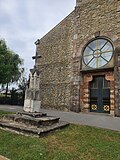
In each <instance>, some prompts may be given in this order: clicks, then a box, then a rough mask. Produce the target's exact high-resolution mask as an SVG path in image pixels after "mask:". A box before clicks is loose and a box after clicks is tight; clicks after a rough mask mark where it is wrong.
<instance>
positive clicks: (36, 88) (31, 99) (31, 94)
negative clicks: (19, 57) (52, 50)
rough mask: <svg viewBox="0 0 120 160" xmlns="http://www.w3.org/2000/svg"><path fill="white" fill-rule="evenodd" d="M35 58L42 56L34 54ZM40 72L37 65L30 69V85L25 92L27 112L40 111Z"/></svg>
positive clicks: (25, 108) (25, 109)
mask: <svg viewBox="0 0 120 160" xmlns="http://www.w3.org/2000/svg"><path fill="white" fill-rule="evenodd" d="M32 58H33V59H37V58H41V56H34V57H32ZM40 106H41V101H40V72H39V71H38V69H37V67H36V66H35V67H34V69H30V75H29V82H28V87H27V89H26V92H25V101H24V111H25V112H40Z"/></svg>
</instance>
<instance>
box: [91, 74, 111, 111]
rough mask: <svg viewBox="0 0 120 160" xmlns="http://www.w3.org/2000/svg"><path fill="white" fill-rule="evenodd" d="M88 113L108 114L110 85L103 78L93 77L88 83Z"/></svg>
mask: <svg viewBox="0 0 120 160" xmlns="http://www.w3.org/2000/svg"><path fill="white" fill-rule="evenodd" d="M90 111H91V112H100V113H110V85H109V81H106V80H105V77H104V76H97V77H94V78H93V81H92V82H91V83H90Z"/></svg>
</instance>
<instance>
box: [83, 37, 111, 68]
mask: <svg viewBox="0 0 120 160" xmlns="http://www.w3.org/2000/svg"><path fill="white" fill-rule="evenodd" d="M113 52H114V48H113V45H112V43H111V42H110V41H109V40H107V39H104V38H98V39H95V40H93V41H91V42H89V43H88V44H87V45H86V47H85V49H84V51H83V61H84V63H85V64H86V65H87V66H89V67H91V68H100V67H103V66H104V65H106V64H107V63H108V62H109V61H110V60H111V58H112V56H113Z"/></svg>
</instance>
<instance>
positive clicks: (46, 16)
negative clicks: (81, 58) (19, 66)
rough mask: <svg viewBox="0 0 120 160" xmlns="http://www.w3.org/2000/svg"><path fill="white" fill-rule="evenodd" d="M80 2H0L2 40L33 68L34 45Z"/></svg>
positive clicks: (69, 0) (25, 64)
mask: <svg viewBox="0 0 120 160" xmlns="http://www.w3.org/2000/svg"><path fill="white" fill-rule="evenodd" d="M75 1H76V0H0V38H4V39H5V40H6V42H7V45H8V47H9V48H10V49H11V50H13V51H14V52H15V53H17V54H19V55H20V57H21V58H23V59H24V66H25V67H26V68H27V72H28V70H29V69H30V68H32V67H33V65H34V62H33V60H32V58H31V57H32V56H33V55H35V49H36V48H35V45H34V42H35V41H36V40H37V39H40V38H41V37H42V36H43V35H45V34H46V33H47V32H48V31H49V30H50V29H52V28H53V27H54V26H55V25H56V24H57V23H59V22H60V21H61V20H62V19H63V18H64V17H66V16H67V15H68V14H69V13H70V12H71V11H72V10H74V7H75Z"/></svg>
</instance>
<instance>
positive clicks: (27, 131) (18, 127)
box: [0, 121, 69, 137]
mask: <svg viewBox="0 0 120 160" xmlns="http://www.w3.org/2000/svg"><path fill="white" fill-rule="evenodd" d="M67 125H69V123H68V122H63V121H59V122H58V123H55V124H52V125H50V126H43V127H41V128H40V127H35V126H34V127H32V126H28V127H26V126H24V125H23V124H16V123H10V122H2V121H0V128H2V129H5V130H9V131H12V132H15V133H17V134H23V135H30V136H37V137H40V136H42V135H45V134H46V133H49V132H51V131H54V130H56V129H61V128H63V127H66V126H67Z"/></svg>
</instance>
